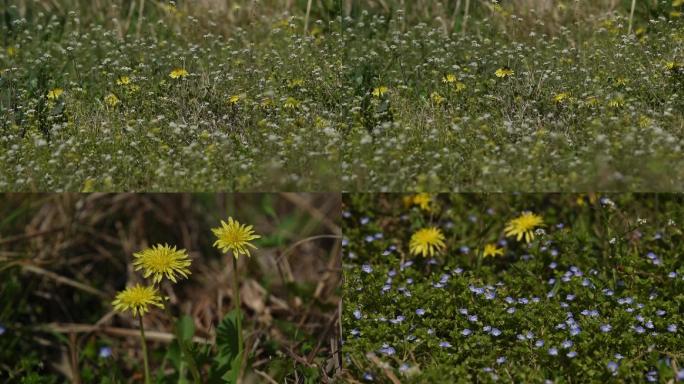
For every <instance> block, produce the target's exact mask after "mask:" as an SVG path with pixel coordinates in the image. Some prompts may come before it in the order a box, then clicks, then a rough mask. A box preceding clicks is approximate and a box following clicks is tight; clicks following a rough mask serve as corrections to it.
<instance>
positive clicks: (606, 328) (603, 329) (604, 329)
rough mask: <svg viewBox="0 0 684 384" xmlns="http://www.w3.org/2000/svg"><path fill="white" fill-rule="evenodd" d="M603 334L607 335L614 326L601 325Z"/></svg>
mask: <svg viewBox="0 0 684 384" xmlns="http://www.w3.org/2000/svg"><path fill="white" fill-rule="evenodd" d="M600 328H601V332H603V333H607V332H610V331H611V330H612V329H613V326H612V325H610V324H601V327H600Z"/></svg>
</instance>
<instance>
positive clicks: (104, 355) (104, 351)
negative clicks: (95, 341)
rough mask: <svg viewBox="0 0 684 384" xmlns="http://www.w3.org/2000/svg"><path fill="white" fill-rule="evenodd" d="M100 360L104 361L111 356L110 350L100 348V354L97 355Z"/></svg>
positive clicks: (108, 348)
mask: <svg viewBox="0 0 684 384" xmlns="http://www.w3.org/2000/svg"><path fill="white" fill-rule="evenodd" d="M98 355H99V356H100V358H101V359H106V358H109V357H111V356H112V349H111V348H110V347H100V353H99V354H98Z"/></svg>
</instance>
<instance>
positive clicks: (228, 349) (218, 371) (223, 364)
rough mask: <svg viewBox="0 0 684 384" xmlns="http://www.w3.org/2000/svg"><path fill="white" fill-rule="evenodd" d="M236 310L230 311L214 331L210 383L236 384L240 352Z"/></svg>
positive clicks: (240, 358)
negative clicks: (214, 352) (214, 345)
mask: <svg viewBox="0 0 684 384" xmlns="http://www.w3.org/2000/svg"><path fill="white" fill-rule="evenodd" d="M239 315H240V314H239V312H238V311H237V310H235V309H234V310H232V311H230V312H229V313H228V314H227V315H226V316H225V317H224V318H223V320H222V321H221V323H220V324H219V326H218V327H217V329H216V349H217V354H216V358H215V359H214V365H213V366H212V372H211V375H210V378H209V382H211V383H225V382H228V383H236V382H237V379H238V376H239V374H240V362H241V361H242V351H241V349H240V345H239V344H238V329H237V317H238V316H239Z"/></svg>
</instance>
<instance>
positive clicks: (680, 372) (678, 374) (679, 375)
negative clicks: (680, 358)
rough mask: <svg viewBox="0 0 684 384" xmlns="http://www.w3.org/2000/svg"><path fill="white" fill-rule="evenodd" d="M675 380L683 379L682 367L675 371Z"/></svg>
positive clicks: (683, 370) (683, 371)
mask: <svg viewBox="0 0 684 384" xmlns="http://www.w3.org/2000/svg"><path fill="white" fill-rule="evenodd" d="M677 380H684V369H680V370H679V372H677Z"/></svg>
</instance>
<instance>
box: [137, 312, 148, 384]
mask: <svg viewBox="0 0 684 384" xmlns="http://www.w3.org/2000/svg"><path fill="white" fill-rule="evenodd" d="M138 320H139V321H140V337H141V338H142V350H143V361H144V363H145V384H150V364H149V363H148V361H147V341H146V340H145V327H144V326H143V321H142V315H140V316H138Z"/></svg>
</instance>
